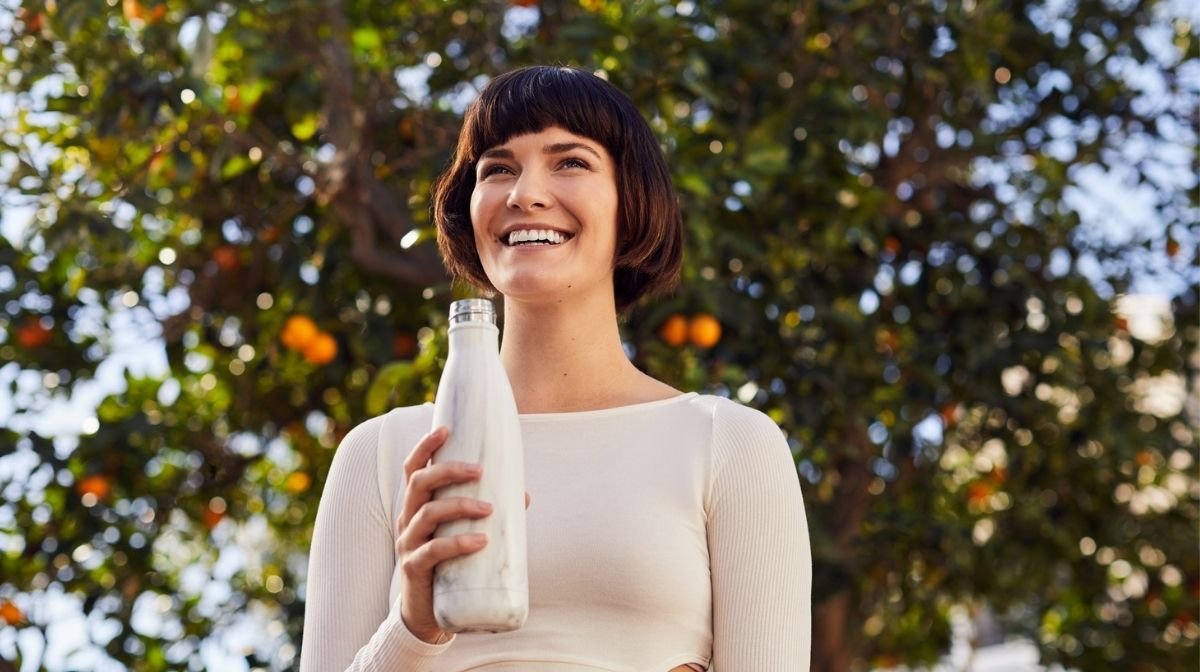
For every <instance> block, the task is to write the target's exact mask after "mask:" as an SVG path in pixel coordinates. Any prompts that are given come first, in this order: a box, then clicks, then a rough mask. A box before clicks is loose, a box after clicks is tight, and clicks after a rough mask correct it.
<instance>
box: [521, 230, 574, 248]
mask: <svg viewBox="0 0 1200 672" xmlns="http://www.w3.org/2000/svg"><path fill="white" fill-rule="evenodd" d="M565 242H567V237H566V236H565V235H563V234H561V233H559V232H558V231H551V230H549V229H544V230H543V229H522V230H519V231H513V232H512V233H510V234H508V244H509V245H517V244H519V243H549V244H551V245H558V244H560V243H565Z"/></svg>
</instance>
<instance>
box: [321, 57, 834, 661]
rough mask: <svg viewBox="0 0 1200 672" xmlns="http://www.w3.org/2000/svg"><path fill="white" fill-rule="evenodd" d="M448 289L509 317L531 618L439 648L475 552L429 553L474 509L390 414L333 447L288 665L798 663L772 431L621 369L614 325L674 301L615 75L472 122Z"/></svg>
mask: <svg viewBox="0 0 1200 672" xmlns="http://www.w3.org/2000/svg"><path fill="white" fill-rule="evenodd" d="M433 211H434V217H435V219H436V222H437V227H438V243H439V246H440V248H441V250H442V254H443V258H444V260H445V262H446V265H447V267H448V268H449V269H450V271H451V272H452V273H454V274H455V275H456V276H457V277H459V278H462V279H465V280H467V281H469V282H471V283H472V284H474V285H476V286H478V287H480V288H481V289H483V290H486V291H488V292H496V293H499V294H500V295H502V296H503V301H504V313H503V314H504V325H503V327H504V336H503V344H502V347H501V359H502V360H503V363H504V367H505V370H506V371H507V373H508V376H509V379H510V382H511V383H512V388H513V393H514V396H515V398H516V401H517V408H518V410H519V412H520V413H521V427H522V433H523V437H524V444H525V468H526V475H525V482H526V487H527V488H528V490H529V494H530V496H531V498H532V499H531V504H530V506H529V509H528V511H527V516H528V518H527V521H528V555H529V590H530V609H529V617H528V620H527V621H526V623H525V625H524V627H522V628H521V629H520V630H517V631H513V632H508V633H502V634H459V635H451V634H449V633H446V632H443V631H441V630H440V629H439V628H438V626H437V623H436V621H435V620H434V617H433V612H432V607H431V604H432V573H433V568H434V566H435V565H436V564H437V563H438V562H441V561H443V560H446V559H448V558H453V557H457V556H460V555H464V554H467V553H473V552H475V551H477V550H479V549H480V548H482V547H483V546H484V545H485V544H486V540H480V539H473V538H470V537H467V536H465V535H464V536H461V537H450V538H446V539H436V540H434V539H432V535H433V532H434V530H435V529H436V527H437V525H438V524H439V523H442V522H446V521H448V520H455V519H461V518H469V517H482V516H486V515H487V514H488V512H489V508H488V505H487V503H486V502H476V501H473V500H471V501H455V500H439V501H436V502H435V501H432V499H431V498H432V493H433V492H434V491H435V490H436V489H437V488H439V487H442V486H445V485H447V484H450V483H458V482H465V481H468V480H471V479H473V478H477V477H478V472H477V470H472V469H471V468H470V467H471V465H464V464H451V463H441V464H438V465H431V464H429V460H430V457H431V456H432V455H433V454H434V453H435V452H436V451H437V449H438V448H439V447H440V446H441V445H442V442H443V441H444V440H445V437H446V435H447V434H446V429H448V430H449V431H454V428H453V427H450V428H439V429H437V430H436V431H434V432H432V433H427V430H428V428H429V426H430V424H431V418H432V407H431V406H430V405H428V404H426V405H424V406H418V407H411V408H401V409H395V410H393V411H392V412H391V413H389V414H387V415H385V416H382V417H379V418H374V419H372V420H368V421H367V422H365V423H363V424H362V425H360V426H358V427H356V428H355V429H354V430H353V431H352V432H351V433H350V434H349V435H348V436H347V437H346V439H345V440H344V441H343V442H342V445H341V446H340V448H339V449H338V452H337V454H336V457H335V459H334V462H333V466H332V468H331V470H330V474H329V479H328V482H327V483H326V485H325V491H324V494H323V496H322V500H321V505H320V509H319V512H318V515H317V523H316V530H315V533H314V537H313V544H312V558H311V564H310V567H309V578H308V588H307V606H306V612H305V623H304V640H303V652H302V655H301V670H303V671H306V672H307V671H321V672H326V671H330V670H339V671H340V670H345V669H351V670H393V671H400V672H410V671H416V670H422V671H424V670H429V671H439V672H440V671H447V672H460V671H463V670H497V671H498V670H522V671H532V672H539V671H545V672H550V671H554V672H559V671H565V670H593V671H595V670H614V671H617V670H619V671H622V672H626V671H628V672H688V671H690V670H704V669H706V668H707V667H708V666H709V665H710V664H711V665H713V666H714V668H715V669H717V670H720V672H773V671H793V670H807V669H808V665H809V662H808V660H809V658H808V657H809V637H810V635H809V630H810V606H809V592H810V588H811V585H810V584H811V576H812V573H811V557H810V551H809V542H808V528H807V523H806V520H805V516H804V508H803V502H802V500H801V495H800V489H799V483H798V479H797V478H796V472H795V469H794V467H793V464H792V460H791V457H790V454H789V451H788V447H787V443H786V442H785V441H784V438H783V436H782V434H781V433H780V431H779V428H778V427H776V426H775V424H774V423H773V422H772V421H771V420H770V419H768V418H767V417H766V416H765V415H763V414H762V413H759V412H758V411H755V410H752V409H748V408H746V407H743V406H740V405H738V404H736V403H733V402H731V401H729V400H727V399H723V398H719V397H712V396H704V395H698V394H695V393H687V394H685V393H682V392H680V391H679V390H676V389H674V388H672V387H671V386H669V385H667V384H665V383H662V382H660V381H658V380H655V379H654V378H652V377H650V376H648V375H646V374H644V373H642V372H641V371H639V370H638V369H637V368H636V367H634V366H633V364H632V363H630V361H629V359H628V357H627V356H626V354H625V352H624V350H623V348H622V345H621V339H620V336H619V333H618V328H617V315H618V312H619V311H623V310H625V309H627V308H629V307H630V306H631V305H632V304H633V303H634V302H636V301H637V300H639V299H640V298H642V297H644V296H649V295H653V294H657V293H661V292H663V291H665V290H668V289H670V288H671V287H672V286H673V284H674V283H675V281H676V278H677V276H678V272H679V267H680V263H681V255H682V223H681V217H680V215H679V211H678V208H677V205H676V199H675V195H674V193H673V191H672V188H671V183H670V177H669V173H668V171H667V167H666V164H665V161H664V159H663V156H662V153H661V150H660V149H659V147H658V144H657V143H656V142H655V139H654V136H653V134H652V133H651V131H650V129H649V127H648V126H647V124H646V123H645V121H644V120H643V119H642V118H641V116H640V115H639V114H638V112H637V110H636V108H634V106H633V105H632V103H631V102H630V101H629V100H628V98H626V97H625V96H624V94H622V93H621V92H620V91H618V90H617V89H616V88H615V87H613V86H612V85H610V84H609V83H608V82H606V81H604V80H602V79H600V78H598V77H596V76H594V75H591V74H589V73H586V72H583V71H579V70H573V69H569V68H558V67H533V68H525V69H521V70H517V71H514V72H510V73H508V74H505V75H503V76H501V77H498V78H496V79H495V80H494V81H493V82H491V83H490V84H489V85H488V86H487V87H486V88H485V89H484V91H483V92H482V93H481V95H480V97H479V99H478V100H477V101H476V102H475V103H474V104H473V106H472V107H471V109H470V110H469V111H468V113H467V116H466V119H465V125H464V128H463V131H462V135H461V136H460V138H459V143H458V147H457V150H456V153H455V158H454V161H453V164H452V166H451V167H450V169H449V170H448V171H447V172H446V174H444V175H443V176H442V177H441V179H440V180H439V182H438V183H437V185H436V186H435V189H434V194H433Z"/></svg>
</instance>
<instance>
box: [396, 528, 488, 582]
mask: <svg viewBox="0 0 1200 672" xmlns="http://www.w3.org/2000/svg"><path fill="white" fill-rule="evenodd" d="M484 546H487V535H486V534H483V533H475V534H460V535H457V536H453V537H441V538H439V539H431V540H429V541H427V542H425V543H424V544H422V545H421V546H420V547H418V548H417V549H416V550H414V551H413V552H411V553H408V554H406V555H405V556H404V560H403V562H402V567H403V570H404V575H405V577H407V578H408V580H409V581H411V582H413V583H415V584H417V585H420V584H422V583H430V582H431V581H432V577H433V568H434V566H435V565H437V564H438V563H439V562H443V561H445V560H449V559H450V558H457V557H458V556H460V555H466V554H468V553H474V552H475V551H478V550H479V549H481V548H483V547H484Z"/></svg>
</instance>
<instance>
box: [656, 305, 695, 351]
mask: <svg viewBox="0 0 1200 672" xmlns="http://www.w3.org/2000/svg"><path fill="white" fill-rule="evenodd" d="M658 337H659V338H661V339H662V340H663V342H664V343H666V344H667V345H669V346H671V347H675V348H678V347H679V346H681V345H683V344H684V343H686V342H687V338H688V321H687V318H686V317H684V316H683V315H680V314H679V313H675V314H674V315H671V316H669V317H667V319H665V320H663V323H662V326H660V327H659V328H658Z"/></svg>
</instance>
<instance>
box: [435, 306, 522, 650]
mask: <svg viewBox="0 0 1200 672" xmlns="http://www.w3.org/2000/svg"><path fill="white" fill-rule="evenodd" d="M473 301H479V300H478V299H476V300H473ZM458 303H465V302H456V305H457V304H458ZM477 305H478V304H477ZM489 306H490V303H489ZM454 311H455V307H452V308H451V314H452V319H451V325H450V349H449V355H448V356H447V359H446V368H445V369H444V371H443V373H442V378H441V380H440V381H439V383H438V390H437V396H436V398H435V400H434V411H433V426H434V427H438V426H441V425H444V426H446V427H448V428H449V430H450V432H449V435H448V436H447V438H446V443H445V444H444V445H443V446H442V447H441V448H440V449H439V450H438V451H437V453H436V454H435V455H434V462H447V461H463V462H473V463H477V464H479V465H480V466H481V467H482V470H483V471H482V475H481V476H480V478H479V479H478V480H476V481H472V482H469V483H461V484H455V485H451V486H448V487H445V488H441V489H439V490H438V491H437V492H436V493H435V494H434V498H435V499H442V498H450V497H469V498H472V499H479V500H483V501H485V502H489V503H491V505H492V513H491V514H490V515H489V516H487V517H485V518H482V519H477V520H476V519H462V520H455V521H451V522H449V523H445V524H443V525H440V526H439V527H438V529H437V531H436V532H435V533H434V536H435V537H446V536H456V535H460V534H472V533H476V532H482V533H484V534H486V535H487V539H488V543H487V545H486V546H485V547H484V548H483V549H481V550H479V551H477V552H475V553H471V554H469V555H465V556H460V557H458V558H453V559H451V560H447V561H444V562H441V563H439V564H438V565H437V567H436V568H435V569H434V584H433V611H434V616H435V617H436V619H437V622H438V627H440V628H442V629H443V630H446V631H448V632H505V631H508V630H515V629H517V628H519V627H521V626H522V625H523V624H524V623H525V619H526V617H527V615H528V613H529V581H528V570H527V558H526V546H525V465H524V450H523V444H522V440H521V427H520V423H519V420H518V417H517V405H516V402H515V400H514V399H513V394H512V387H511V386H510V385H509V382H508V375H507V374H506V373H505V372H504V367H503V365H502V364H501V362H500V353H499V330H498V329H497V328H496V326H495V324H493V323H491V322H489V321H488V320H487V319H465V320H462V321H459V322H457V323H456V322H455V320H454V318H453V315H454ZM492 319H493V320H494V314H493V315H492Z"/></svg>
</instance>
